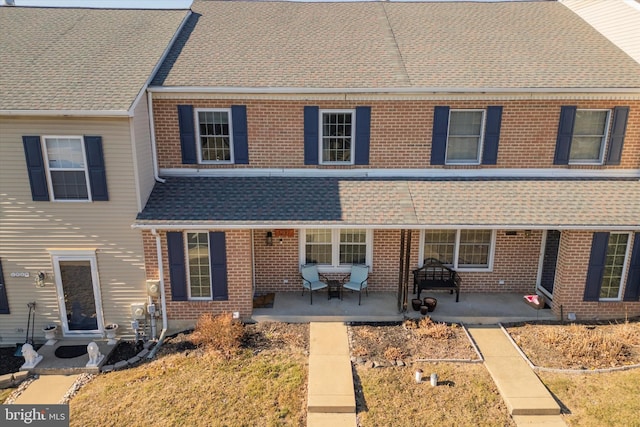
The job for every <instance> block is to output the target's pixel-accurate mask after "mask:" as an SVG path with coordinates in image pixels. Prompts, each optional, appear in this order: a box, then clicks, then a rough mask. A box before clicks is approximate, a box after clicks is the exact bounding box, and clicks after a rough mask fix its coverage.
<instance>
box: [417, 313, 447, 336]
mask: <svg viewBox="0 0 640 427" xmlns="http://www.w3.org/2000/svg"><path fill="white" fill-rule="evenodd" d="M415 332H416V334H418V335H419V336H420V337H429V338H433V339H436V340H448V339H450V338H454V337H455V335H456V333H455V332H454V331H453V329H451V328H450V327H449V326H448V325H447V324H446V323H435V322H434V321H433V320H431V318H430V317H424V318H422V319H420V321H419V322H418V329H416V331H415Z"/></svg>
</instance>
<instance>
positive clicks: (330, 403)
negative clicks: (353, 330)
mask: <svg viewBox="0 0 640 427" xmlns="http://www.w3.org/2000/svg"><path fill="white" fill-rule="evenodd" d="M309 334H310V338H309V339H310V343H309V385H308V391H307V412H308V413H327V414H330V413H334V414H335V413H352V414H355V412H356V399H355V394H354V388H353V373H352V369H351V360H350V358H349V340H348V338H347V327H346V326H345V325H344V324H343V323H316V322H312V323H311V324H310V326H309Z"/></svg>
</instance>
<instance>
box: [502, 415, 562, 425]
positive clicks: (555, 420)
mask: <svg viewBox="0 0 640 427" xmlns="http://www.w3.org/2000/svg"><path fill="white" fill-rule="evenodd" d="M513 421H515V423H516V425H517V426H518V427H566V426H567V424H566V423H565V422H564V420H563V419H562V417H561V416H560V415H516V416H514V417H513Z"/></svg>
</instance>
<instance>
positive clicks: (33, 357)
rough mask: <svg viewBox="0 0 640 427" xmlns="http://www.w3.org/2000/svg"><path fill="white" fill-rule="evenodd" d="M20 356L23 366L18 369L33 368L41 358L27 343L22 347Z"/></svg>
mask: <svg viewBox="0 0 640 427" xmlns="http://www.w3.org/2000/svg"><path fill="white" fill-rule="evenodd" d="M22 355H23V356H24V365H22V366H21V367H20V369H30V368H34V367H35V366H36V365H37V364H38V363H40V361H41V360H42V356H41V355H39V354H38V352H37V351H35V350H34V349H33V346H32V345H31V344H29V343H27V344H24V345H23V346H22Z"/></svg>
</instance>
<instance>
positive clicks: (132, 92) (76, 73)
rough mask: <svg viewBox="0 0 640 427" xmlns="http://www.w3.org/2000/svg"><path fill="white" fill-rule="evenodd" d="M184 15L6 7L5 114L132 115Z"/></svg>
mask: <svg viewBox="0 0 640 427" xmlns="http://www.w3.org/2000/svg"><path fill="white" fill-rule="evenodd" d="M186 14H187V11H185V10H116V9H111V10H108V9H68V8H34V7H0V35H1V39H2V43H0V70H2V77H0V110H94V111H105V110H117V111H127V110H128V109H129V107H130V106H131V104H132V103H133V101H134V100H135V98H136V96H137V95H138V93H139V92H140V91H141V90H142V88H143V86H144V84H145V82H146V81H147V79H148V78H149V77H150V76H151V73H152V71H153V69H154V67H155V66H156V65H157V64H158V62H159V60H160V58H161V57H162V54H163V53H164V51H165V49H166V48H167V47H168V46H169V42H170V41H171V39H172V37H173V36H174V34H175V33H176V31H177V30H178V28H179V27H180V24H181V23H182V21H183V19H184V18H185V16H186Z"/></svg>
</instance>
